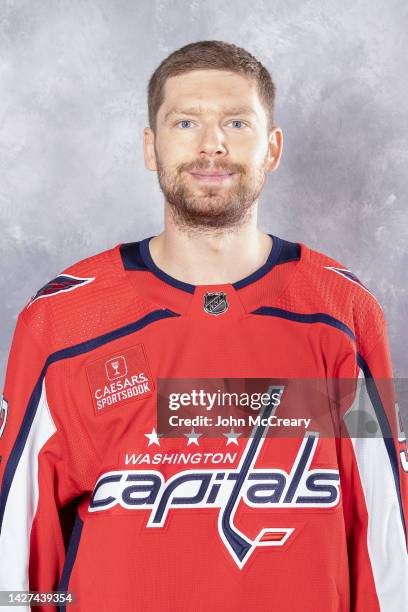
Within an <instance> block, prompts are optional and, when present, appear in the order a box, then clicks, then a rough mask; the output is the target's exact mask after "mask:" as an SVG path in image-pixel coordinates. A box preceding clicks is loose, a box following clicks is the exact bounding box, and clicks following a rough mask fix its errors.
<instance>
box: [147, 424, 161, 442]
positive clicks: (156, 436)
mask: <svg viewBox="0 0 408 612" xmlns="http://www.w3.org/2000/svg"><path fill="white" fill-rule="evenodd" d="M162 435H163V434H158V433H156V430H155V428H154V427H153V429H152V433H149V434H145V436H146V438H149V444H148V445H147V446H150V445H151V444H157V446H160V442H159V438H161V437H162Z"/></svg>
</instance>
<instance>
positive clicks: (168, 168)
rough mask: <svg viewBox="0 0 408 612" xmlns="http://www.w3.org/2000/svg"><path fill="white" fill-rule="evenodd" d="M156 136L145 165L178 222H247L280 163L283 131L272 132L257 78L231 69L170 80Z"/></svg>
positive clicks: (149, 140)
mask: <svg viewBox="0 0 408 612" xmlns="http://www.w3.org/2000/svg"><path fill="white" fill-rule="evenodd" d="M164 94H165V95H164V102H163V104H162V105H161V107H160V108H159V111H158V113H157V122H156V137H155V138H154V136H153V132H152V131H151V130H150V129H149V128H146V129H145V155H146V165H147V167H148V168H149V169H152V170H157V171H158V178H159V184H160V188H161V190H162V191H163V194H164V196H165V198H166V200H167V202H168V203H169V205H170V208H171V212H172V213H173V217H174V220H175V221H176V223H177V224H179V225H182V226H188V227H200V228H227V227H236V226H239V225H240V224H242V223H243V222H244V221H245V220H246V218H247V215H248V212H249V210H250V209H251V207H252V206H253V205H254V203H255V201H256V200H257V198H258V196H259V194H260V191H261V189H262V187H263V185H264V182H265V178H266V173H267V172H268V170H271V169H272V168H275V167H277V164H278V162H279V157H280V153H281V148H282V138H281V136H282V135H281V131H280V129H279V128H273V129H272V130H269V131H268V116H267V113H266V111H265V109H264V107H263V106H262V103H261V101H260V99H259V96H258V93H257V87H256V83H255V81H253V80H250V79H247V78H245V77H243V76H241V75H238V74H236V73H234V72H227V71H225V70H194V71H191V72H188V73H185V74H182V75H180V76H176V77H171V78H170V79H168V80H167V81H166V84H165V90H164Z"/></svg>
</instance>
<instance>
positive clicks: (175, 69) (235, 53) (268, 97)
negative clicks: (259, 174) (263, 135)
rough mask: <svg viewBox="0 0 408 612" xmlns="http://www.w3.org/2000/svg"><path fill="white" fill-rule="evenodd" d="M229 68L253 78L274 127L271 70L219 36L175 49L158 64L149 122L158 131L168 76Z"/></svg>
mask: <svg viewBox="0 0 408 612" xmlns="http://www.w3.org/2000/svg"><path fill="white" fill-rule="evenodd" d="M200 69H201V70H209V69H213V70H228V71H229V72H237V73H240V74H243V75H246V76H247V77H250V78H252V79H254V80H255V81H256V83H257V87H258V94H259V97H260V100H261V102H262V103H263V105H264V107H265V110H266V112H267V114H268V122H269V125H268V129H270V128H271V127H272V123H273V111H274V103H275V92H276V87H275V85H274V83H273V81H272V78H271V75H270V74H269V72H268V70H267V69H266V68H265V66H263V65H262V64H261V62H259V61H258V60H257V59H256V58H255V57H254V56H253V55H251V54H250V53H248V51H246V50H245V49H243V48H242V47H237V46H236V45H234V44H232V43H226V42H223V41H220V40H200V41H198V42H195V43H190V44H188V45H185V46H184V47H180V49H177V50H176V51H173V53H171V54H170V55H169V56H168V57H166V59H164V60H163V61H162V62H161V64H160V65H159V66H158V67H157V68H156V70H155V71H154V73H153V74H152V76H151V77H150V80H149V84H148V112H149V125H150V127H151V129H152V130H153V132H156V118H157V112H158V110H159V108H160V106H161V105H162V104H163V101H164V85H165V82H166V80H167V79H168V78H170V77H173V76H177V75H179V74H183V73H184V72H190V71H192V70H200Z"/></svg>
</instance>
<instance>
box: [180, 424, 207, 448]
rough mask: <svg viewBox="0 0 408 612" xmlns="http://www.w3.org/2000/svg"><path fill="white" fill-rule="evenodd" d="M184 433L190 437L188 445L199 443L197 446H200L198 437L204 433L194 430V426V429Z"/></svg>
mask: <svg viewBox="0 0 408 612" xmlns="http://www.w3.org/2000/svg"><path fill="white" fill-rule="evenodd" d="M184 435H185V436H186V438H188V442H187V446H190V444H197V446H199V444H198V438H199V437H200V436H202V435H203V434H201V433H196V432H195V431H194V427H193V429H192V430H191V431H190V433H185V434H184Z"/></svg>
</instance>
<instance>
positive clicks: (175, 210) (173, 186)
mask: <svg viewBox="0 0 408 612" xmlns="http://www.w3.org/2000/svg"><path fill="white" fill-rule="evenodd" d="M156 161H157V171H158V179H159V185H160V189H161V191H162V192H163V195H164V196H165V198H166V201H167V202H168V204H169V207H170V213H171V215H172V217H173V220H174V222H175V224H176V225H177V226H178V227H180V228H185V229H187V228H190V229H191V228H195V229H200V230H205V229H216V228H218V229H222V228H224V229H227V228H236V227H239V226H240V225H242V224H244V223H245V221H246V220H247V219H248V218H249V216H250V211H251V208H252V207H253V206H254V204H255V202H256V201H257V199H258V197H259V194H260V192H261V190H262V187H263V185H264V183H265V179H266V173H267V170H266V165H265V162H266V156H265V160H264V162H263V164H262V166H261V167H257V168H253V167H244V166H242V165H241V164H233V163H227V162H225V161H223V160H222V161H218V162H216V163H215V164H214V165H213V166H212V165H209V163H208V160H205V159H201V160H199V161H197V162H190V163H186V164H181V165H180V166H178V167H177V168H175V170H173V169H172V170H168V169H166V168H164V167H163V165H162V164H161V163H160V160H159V158H158V156H157V153H156ZM199 170H214V171H217V170H218V171H225V172H233V173H235V174H234V176H233V177H231V178H230V179H227V180H226V182H227V184H226V185H224V184H223V183H220V184H219V185H218V184H216V183H214V184H213V185H211V184H205V183H202V184H200V183H199V182H198V181H196V180H195V179H194V178H192V177H191V176H190V175H189V174H188V173H189V172H192V171H199Z"/></svg>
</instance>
